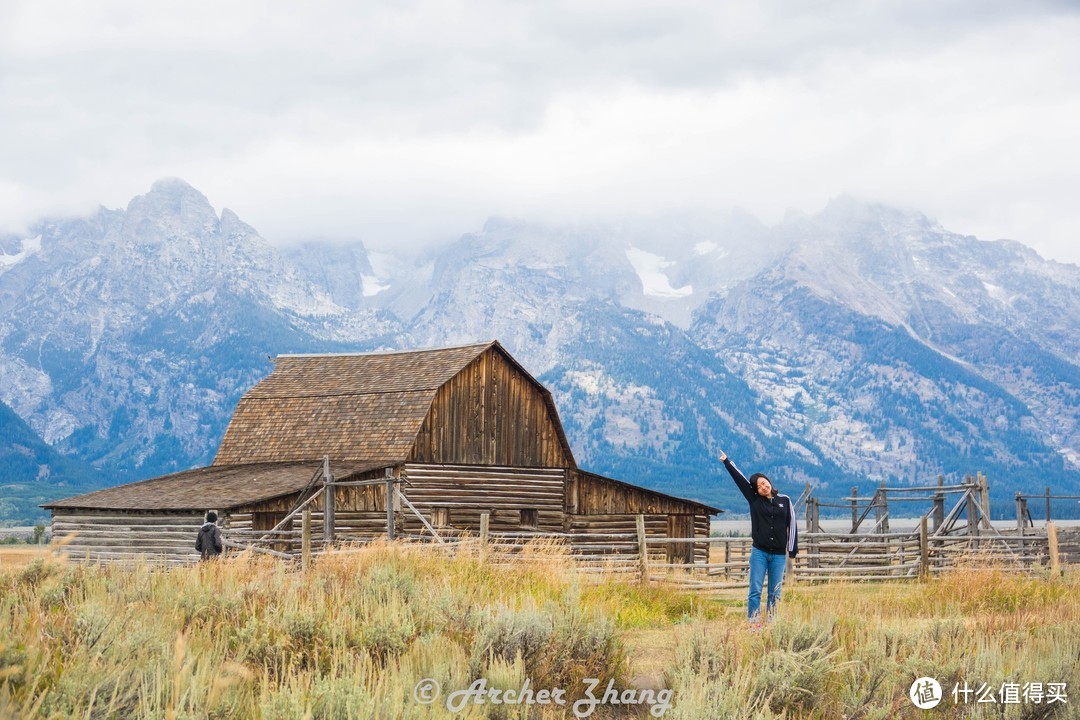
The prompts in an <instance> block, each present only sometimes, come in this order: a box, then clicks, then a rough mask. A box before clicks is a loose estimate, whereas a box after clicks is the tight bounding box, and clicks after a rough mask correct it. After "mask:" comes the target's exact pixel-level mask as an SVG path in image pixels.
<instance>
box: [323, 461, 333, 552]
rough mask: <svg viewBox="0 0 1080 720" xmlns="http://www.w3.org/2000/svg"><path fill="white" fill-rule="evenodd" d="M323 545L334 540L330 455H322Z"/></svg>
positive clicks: (329, 543)
mask: <svg viewBox="0 0 1080 720" xmlns="http://www.w3.org/2000/svg"><path fill="white" fill-rule="evenodd" d="M322 511H323V545H324V546H329V545H332V544H333V542H334V476H333V475H331V474H330V456H329V455H323V509H322Z"/></svg>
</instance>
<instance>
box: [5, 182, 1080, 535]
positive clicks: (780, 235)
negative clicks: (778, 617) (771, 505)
mask: <svg viewBox="0 0 1080 720" xmlns="http://www.w3.org/2000/svg"><path fill="white" fill-rule="evenodd" d="M1078 330H1080V268H1077V267H1076V266H1074V265H1068V264H1060V263H1055V262H1051V261H1048V260H1044V259H1042V258H1040V257H1039V256H1038V255H1037V254H1036V253H1035V252H1034V251H1032V250H1030V249H1029V248H1027V247H1025V246H1023V245H1021V244H1019V243H1016V242H1011V241H994V242H987V241H983V240H978V239H976V238H974V237H970V236H962V235H958V234H955V233H950V232H948V231H947V230H945V229H944V228H942V227H941V226H940V225H939V224H938V223H936V222H934V221H933V220H931V219H929V218H926V217H925V216H923V215H921V214H919V213H917V212H912V211H903V210H898V209H895V208H890V207H885V206H881V205H875V204H872V203H866V202H862V201H859V200H856V199H853V198H848V197H842V198H838V199H836V200H834V201H832V202H831V203H830V204H829V205H828V206H827V207H826V208H825V209H824V210H822V211H821V212H819V213H817V214H814V215H804V214H795V213H792V214H790V215H789V216H788V217H787V218H786V219H785V220H784V221H783V222H781V223H778V224H776V225H774V226H771V227H770V226H765V225H763V224H761V223H760V222H758V221H757V220H756V219H754V218H753V217H751V216H750V215H748V214H746V213H744V212H740V211H738V210H723V211H717V212H715V213H712V214H703V213H698V214H689V213H687V214H682V215H672V216H668V217H660V218H653V219H650V220H627V221H626V222H624V223H621V224H599V223H597V224H585V223H582V224H578V225H545V224H542V223H532V222H523V221H515V220H509V219H502V218H492V219H490V220H489V221H488V222H487V223H486V224H485V225H484V226H483V227H482V228H481V229H479V230H478V231H476V232H472V233H468V234H465V235H463V236H461V237H460V238H458V239H456V240H453V241H451V242H447V243H444V244H442V245H436V246H428V247H424V248H422V249H404V250H401V251H396V250H395V251H386V250H380V251H375V250H369V249H368V248H367V247H365V245H364V244H363V243H361V242H359V241H355V242H347V241H335V242H329V241H320V240H314V239H313V240H309V241H306V242H302V243H297V244H294V245H291V246H287V247H280V246H275V245H272V244H271V243H269V242H267V241H266V240H265V239H264V238H263V237H261V236H260V235H259V233H258V232H256V230H255V229H253V228H252V227H250V226H249V225H247V224H245V223H244V222H242V221H241V220H240V219H239V218H238V217H237V215H236V214H235V213H233V212H232V211H230V210H227V209H224V210H222V211H220V213H219V212H218V211H216V210H215V209H214V208H213V207H212V205H211V204H210V202H209V201H208V199H207V198H206V197H204V196H203V195H202V194H201V193H199V192H198V191H197V190H196V189H194V188H192V187H191V186H190V185H188V184H186V183H184V182H183V181H180V180H175V179H172V180H162V181H159V182H157V183H155V184H154V186H153V187H152V188H151V189H150V191H149V192H148V193H147V194H145V195H142V196H139V197H136V198H134V199H133V200H132V201H131V203H130V204H129V205H128V207H127V208H126V209H124V210H114V209H106V208H101V209H100V210H99V211H98V212H97V213H96V214H94V215H92V216H89V217H79V218H51V219H47V220H43V221H41V222H39V223H38V224H36V225H35V226H34V227H33V228H32V229H31V230H30V232H29V233H27V234H23V235H18V236H15V235H9V236H3V237H0V401H2V402H3V403H4V405H3V406H0V427H2V428H3V429H4V432H3V434H2V435H0V460H2V459H5V458H24V459H25V458H30V457H31V456H33V458H34V459H33V462H22V461H20V462H18V463H15V462H7V461H5V462H4V465H3V467H4V469H3V470H2V471H0V473H2V476H0V485H2V486H3V487H4V492H5V501H4V502H0V519H3V520H6V521H8V522H15V521H18V522H27V521H32V520H34V519H36V518H37V517H40V516H41V514H40V512H37V511H35V510H34V507H33V506H34V505H36V503H37V502H41V501H43V500H45V499H51V498H53V497H63V496H66V495H70V494H74V492H76V491H82V489H83V488H90V487H97V486H101V485H104V484H116V483H119V482H124V481H129V480H135V479H140V478H144V477H150V476H154V475H159V474H163V473H167V472H174V471H177V470H182V469H186V468H189V467H193V466H199V465H203V464H206V463H208V462H210V460H211V459H212V457H213V454H214V452H215V450H216V447H217V444H218V442H219V441H220V439H221V436H222V434H223V433H224V429H225V426H226V425H227V423H228V420H229V417H230V416H231V414H232V411H233V409H234V407H235V405H236V402H237V400H238V399H239V397H240V395H242V394H243V393H244V392H245V391H246V390H247V389H248V388H250V387H251V386H252V385H253V384H254V383H256V382H257V381H258V380H259V379H261V378H262V377H264V376H265V375H266V374H267V373H268V372H269V371H270V369H271V363H270V358H272V356H274V355H277V354H280V353H288V352H334V351H363V350H375V349H390V348H406V347H429V346H437V345H450V344H458V343H466V342H474V341H477V340H486V339H498V340H500V341H501V342H502V343H503V344H504V345H505V346H506V347H507V349H508V350H509V351H510V352H511V353H513V354H514V355H515V357H517V358H518V359H519V360H520V361H521V362H522V363H523V364H524V365H525V366H526V368H528V369H529V370H530V371H531V372H532V373H533V374H534V375H536V376H537V377H538V378H539V379H540V381H541V382H543V383H544V384H545V385H547V386H548V387H549V388H550V389H551V390H552V392H553V394H554V397H555V400H556V403H557V405H558V407H559V409H560V414H561V417H562V420H563V424H564V426H565V429H566V432H567V436H568V438H569V440H570V443H571V446H572V448H573V450H574V453H575V456H576V457H577V459H578V462H579V463H580V464H581V465H582V466H583V467H586V468H588V469H591V470H594V471H597V472H601V473H605V474H609V475H612V476H615V477H619V478H621V479H625V480H628V481H630V482H634V483H638V484H641V485H644V486H647V487H653V488H655V489H658V490H662V491H665V492H670V493H674V494H677V495H681V496H686V497H692V498H696V499H700V500H704V501H707V502H710V503H711V504H715V505H718V506H720V507H724V508H729V509H730V510H731V511H733V512H741V511H742V508H741V506H740V505H741V502H742V501H741V498H740V497H739V496H738V495H737V494H736V493H735V492H734V490H735V488H734V486H733V485H732V484H731V482H730V480H729V479H727V478H726V476H725V475H721V474H720V472H718V466H717V463H716V462H715V454H716V451H717V449H718V448H721V447H722V448H724V449H725V450H726V451H727V452H728V453H729V454H730V455H732V457H734V458H735V459H736V460H737V461H738V462H739V463H740V464H741V465H742V466H743V467H744V469H760V470H763V471H765V472H767V473H769V475H770V477H773V478H774V479H775V480H776V482H777V484H778V485H779V486H780V487H781V488H782V489H785V490H787V491H789V492H791V493H792V494H797V493H798V492H800V491H801V490H802V488H803V486H804V484H805V483H810V484H812V485H814V486H815V487H817V488H818V494H819V495H820V496H823V497H840V496H841V495H845V494H847V492H848V491H849V490H850V488H851V487H853V486H855V487H859V488H860V493H862V492H865V491H867V490H869V489H870V488H872V487H874V486H877V485H878V484H879V483H881V482H886V483H889V484H890V485H895V484H912V483H915V484H924V483H927V482H932V481H934V480H935V479H936V476H937V475H938V474H943V475H945V476H946V477H948V478H950V479H956V478H958V477H962V476H963V475H965V474H968V473H972V474H973V473H975V472H976V471H982V472H984V473H986V474H987V475H988V477H989V478H990V480H991V488H992V491H991V497H992V512H993V514H995V515H998V516H1006V517H1011V514H1012V494H1013V493H1014V492H1015V491H1017V490H1021V491H1024V492H1042V491H1044V490H1045V488H1046V487H1047V486H1051V487H1053V488H1054V489H1055V492H1057V491H1059V490H1060V492H1061V493H1062V494H1077V492H1078V491H1080V422H1078V420H1080V412H1078V407H1080V403H1078V402H1077V399H1078V398H1077V395H1078V392H1080V333H1078ZM9 428H11V429H9ZM43 468H45V469H43ZM1068 511H1069V509H1068V508H1063V512H1066V513H1067V512H1068ZM1055 512H1057V511H1055Z"/></svg>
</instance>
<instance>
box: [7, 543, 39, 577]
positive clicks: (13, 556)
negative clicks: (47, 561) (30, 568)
mask: <svg viewBox="0 0 1080 720" xmlns="http://www.w3.org/2000/svg"><path fill="white" fill-rule="evenodd" d="M48 554H49V546H48V545H25V544H23V543H19V544H17V545H0V572H3V571H4V570H13V569H17V568H21V567H24V566H26V565H28V564H29V563H31V562H33V561H34V560H39V559H42V558H44V557H45V556H46V555H48Z"/></svg>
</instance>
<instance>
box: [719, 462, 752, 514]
mask: <svg viewBox="0 0 1080 720" xmlns="http://www.w3.org/2000/svg"><path fill="white" fill-rule="evenodd" d="M720 462H722V463H724V467H725V468H727V471H728V474H730V475H731V479H732V480H734V481H735V485H736V487H738V488H739V490H741V491H742V494H743V497H745V498H746V501H747V502H752V501H753V499H754V488H752V487H750V483H749V481H748V480H747V479H746V477H745V476H744V475H743V474H742V471H741V470H739V468H737V467H735V463H733V462H731V458H729V457H728V456H727V453H725V452H724V451H723V450H721V451H720Z"/></svg>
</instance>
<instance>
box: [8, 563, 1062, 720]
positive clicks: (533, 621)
mask: <svg viewBox="0 0 1080 720" xmlns="http://www.w3.org/2000/svg"><path fill="white" fill-rule="evenodd" d="M20 549H23V548H20ZM19 562H20V566H18V567H14V565H15V562H14V558H12V557H11V556H9V555H7V554H6V553H5V554H4V556H3V564H2V565H0V718H69V717H79V718H112V717H117V718H234V717H237V718H304V717H308V718H444V717H464V718H482V717H491V718H573V717H576V716H578V717H580V716H583V715H581V714H580V713H582V712H584V710H585V709H587V708H579V713H578V714H577V715H575V712H574V709H573V707H572V704H573V701H574V700H576V699H577V698H578V697H580V696H582V693H583V691H584V689H585V688H586V687H588V683H587V682H586V681H587V679H590V678H592V679H595V680H597V681H598V684H597V686H596V689H595V690H594V694H595V695H596V696H597V697H601V696H602V694H603V692H604V689H605V688H606V686H607V683H608V682H609V681H612V682H613V683H614V686H615V687H616V688H619V689H620V690H623V689H626V688H651V689H652V690H653V694H652V696H651V697H650V698H649V699H650V700H654V701H659V702H657V703H655V704H654V705H653V706H652V710H653V712H652V714H650V712H649V710H650V705H649V704H648V703H646V704H621V705H614V704H603V703H601V704H598V705H596V706H595V707H594V708H593V710H594V712H592V714H591V715H590V717H593V718H616V717H618V718H624V717H640V718H646V717H659V716H661V713H660V711H661V710H663V709H665V707H666V705H670V707H667V709H666V712H664V713H662V716H663V717H666V718H683V719H689V720H704V719H706V718H729V717H730V718H829V719H832V718H852V719H854V718H862V719H868V720H869V719H873V718H882V719H883V718H923V717H933V718H961V717H965V718H966V717H987V718H991V717H993V718H1031V719H1034V718H1046V717H1054V718H1070V717H1080V715H1078V714H1077V712H1076V711H1075V708H1076V707H1078V706H1080V689H1077V688H1080V685H1078V684H1077V683H1078V681H1080V670H1078V668H1080V628H1078V622H1080V592H1078V589H1080V577H1078V574H1077V573H1076V571H1075V570H1071V571H1070V572H1069V573H1067V574H1066V575H1065V576H1061V577H1055V578H1049V577H1040V578H1023V577H1016V576H1012V575H1009V574H1006V573H1004V572H1001V571H974V570H972V571H961V572H958V573H956V574H952V575H949V576H947V577H943V578H938V579H935V580H933V581H929V582H925V583H917V582H909V583H904V584H891V585H859V584H850V583H835V584H829V585H816V586H800V585H798V584H791V583H789V584H788V587H786V588H785V596H784V599H783V602H782V604H781V612H780V614H779V616H778V618H777V619H776V621H775V622H774V623H773V624H772V625H771V626H770V627H768V628H767V629H765V630H764V631H758V632H754V631H752V630H751V629H750V628H749V627H748V626H747V624H746V621H745V617H744V616H745V597H744V596H743V591H738V592H733V593H732V594H731V596H730V597H726V598H720V599H714V600H702V599H700V598H695V597H691V596H685V595H679V594H676V593H673V592H671V591H668V590H664V589H660V588H655V587H653V588H640V587H638V586H636V585H633V584H628V583H625V582H622V581H619V580H617V579H603V580H600V581H598V582H584V581H583V580H582V579H581V578H580V577H579V576H577V575H576V574H575V573H574V572H573V571H572V570H571V569H570V568H569V567H568V566H567V565H566V564H565V563H564V561H562V560H561V559H559V558H557V557H555V556H554V555H550V554H546V553H545V552H544V551H543V550H542V549H541V550H538V551H537V552H536V553H535V561H534V562H533V563H532V564H531V565H529V566H526V567H518V568H514V569H500V568H495V567H490V566H487V565H482V564H480V563H479V562H478V561H477V560H475V559H473V558H469V557H453V558H446V557H442V556H438V555H435V554H432V553H430V552H429V551H425V550H420V549H415V548H414V549H410V550H405V549H402V548H400V547H394V546H387V545H375V546H372V547H370V548H368V549H365V550H363V551H361V552H356V553H352V554H342V555H337V556H330V557H326V558H323V559H322V560H321V561H319V562H318V563H316V564H315V566H314V567H313V568H312V569H311V570H310V571H308V572H307V573H303V572H300V571H299V570H297V569H296V568H293V567H289V566H286V565H285V564H283V563H280V562H278V561H274V560H263V559H259V558H251V557H240V558H235V559H230V560H225V561H219V562H213V563H204V564H201V565H199V566H195V567H190V568H182V569H174V570H168V571H166V570H160V569H155V568H153V567H147V566H141V567H134V568H128V569H121V568H95V567H86V566H81V565H69V564H64V563H62V562H58V561H48V560H47V561H44V562H43V561H41V560H40V559H38V560H31V561H29V562H27V558H25V557H22V558H21V559H20V561H19ZM921 676H930V677H934V678H936V679H937V680H938V681H939V682H940V684H941V686H942V688H943V689H944V694H945V699H944V701H943V702H942V703H941V704H940V705H939V706H938V707H937V708H935V709H933V710H918V709H916V708H915V707H914V705H913V704H912V703H911V701H910V700H909V699H908V690H909V688H910V686H911V684H912V681H913V680H914V679H915V678H917V677H921ZM426 678H429V679H433V680H435V681H437V682H438V683H439V686H440V690H441V693H442V694H441V695H439V696H438V699H437V700H436V701H435V702H434V703H432V704H423V703H422V702H420V701H418V700H417V697H416V695H415V694H414V689H415V688H416V686H417V683H418V682H419V681H421V680H422V679H426ZM478 679H484V680H486V682H487V683H488V685H489V686H490V687H498V688H520V687H521V686H522V684H523V683H524V682H525V681H526V680H528V682H529V683H530V685H531V688H532V689H534V691H535V690H538V689H545V688H546V689H549V690H550V689H557V688H562V689H565V691H566V697H567V698H568V701H567V704H566V705H563V706H559V705H557V704H549V705H540V704H534V705H531V706H530V705H512V704H494V703H493V702H491V701H490V700H491V699H490V697H489V698H488V701H487V702H485V703H483V704H479V703H469V704H468V705H466V706H464V707H463V708H462V709H461V712H459V713H456V714H455V713H452V712H450V711H449V710H447V709H446V705H445V699H446V697H447V696H448V694H449V693H451V692H453V691H455V690H461V689H464V688H468V687H469V686H470V685H471V684H472V683H474V682H475V681H477V680H478ZM964 682H966V683H967V684H968V686H969V687H970V688H972V689H977V688H979V686H980V685H981V684H983V683H986V684H987V685H988V686H992V687H993V688H994V689H995V691H996V690H998V688H999V686H1001V684H1002V683H1004V682H1008V683H1017V684H1022V683H1035V682H1038V683H1043V684H1049V683H1062V682H1064V683H1067V690H1068V691H1072V694H1071V695H1070V696H1067V700H1068V702H1067V703H1064V704H1063V703H1054V704H1050V703H1047V702H1045V700H1044V702H1041V703H1034V702H1031V701H1029V702H1026V703H1025V702H1019V703H1015V704H1013V703H1009V704H1003V703H995V704H993V705H990V704H988V703H981V704H977V703H976V702H975V699H974V698H972V699H970V700H969V701H968V702H967V703H966V704H964V703H960V704H959V705H957V704H955V703H954V702H953V698H952V694H951V691H952V688H953V687H954V685H955V684H957V683H964ZM429 687H430V686H429ZM664 690H667V691H670V702H669V703H667V704H665V703H664V702H663V699H664V698H663V695H662V692H661V691H664ZM999 697H1000V696H999ZM426 698H427V696H423V697H422V699H426ZM621 698H627V699H630V698H629V696H627V695H621V696H620V699H621ZM635 699H641V696H640V695H638V696H636V698H635Z"/></svg>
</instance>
